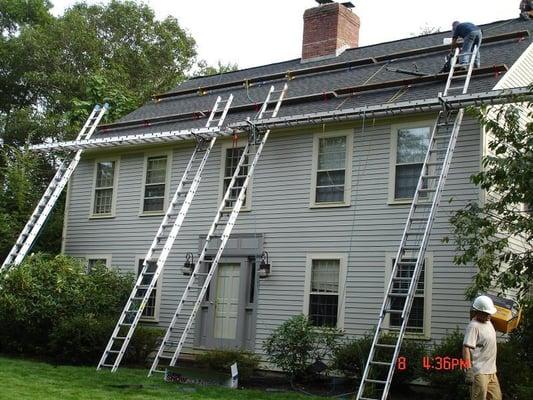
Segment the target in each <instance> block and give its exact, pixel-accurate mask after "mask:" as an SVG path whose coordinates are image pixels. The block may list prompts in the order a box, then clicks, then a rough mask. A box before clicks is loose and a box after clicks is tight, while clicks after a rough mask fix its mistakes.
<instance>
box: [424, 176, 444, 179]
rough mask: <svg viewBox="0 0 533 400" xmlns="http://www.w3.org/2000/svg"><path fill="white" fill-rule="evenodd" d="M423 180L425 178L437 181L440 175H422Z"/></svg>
mask: <svg viewBox="0 0 533 400" xmlns="http://www.w3.org/2000/svg"><path fill="white" fill-rule="evenodd" d="M422 178H425V179H437V178H440V175H422Z"/></svg>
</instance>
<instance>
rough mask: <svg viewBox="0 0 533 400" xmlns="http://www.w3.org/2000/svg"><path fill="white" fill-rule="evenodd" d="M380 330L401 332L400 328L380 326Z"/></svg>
mask: <svg viewBox="0 0 533 400" xmlns="http://www.w3.org/2000/svg"><path fill="white" fill-rule="evenodd" d="M381 329H382V330H384V331H393V332H400V331H401V328H398V327H396V326H387V327H385V326H382V327H381ZM393 347H395V346H393Z"/></svg>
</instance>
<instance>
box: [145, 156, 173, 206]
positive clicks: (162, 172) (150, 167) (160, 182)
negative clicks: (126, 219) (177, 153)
mask: <svg viewBox="0 0 533 400" xmlns="http://www.w3.org/2000/svg"><path fill="white" fill-rule="evenodd" d="M166 178H167V156H165V155H163V156H156V157H148V158H147V159H146V178H145V184H144V200H143V212H158V211H163V210H164V207H165V190H166Z"/></svg>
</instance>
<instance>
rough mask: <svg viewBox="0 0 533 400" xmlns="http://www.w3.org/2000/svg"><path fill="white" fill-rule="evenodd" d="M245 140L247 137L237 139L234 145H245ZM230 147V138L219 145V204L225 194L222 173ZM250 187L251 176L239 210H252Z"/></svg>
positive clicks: (231, 144)
mask: <svg viewBox="0 0 533 400" xmlns="http://www.w3.org/2000/svg"><path fill="white" fill-rule="evenodd" d="M247 140H248V139H247V138H242V139H239V140H238V141H237V143H236V145H235V147H244V146H246V142H247ZM232 147H233V141H232V140H226V141H224V142H222V143H221V146H220V177H219V188H218V203H219V204H220V203H221V202H222V199H223V198H224V194H225V193H224V173H225V169H226V150H228V149H231V148H232ZM248 161H251V160H250V156H248ZM252 187H253V176H252V177H251V178H250V181H249V182H248V188H247V189H246V199H245V201H244V203H243V204H242V208H241V211H251V210H252ZM228 208H229V207H228Z"/></svg>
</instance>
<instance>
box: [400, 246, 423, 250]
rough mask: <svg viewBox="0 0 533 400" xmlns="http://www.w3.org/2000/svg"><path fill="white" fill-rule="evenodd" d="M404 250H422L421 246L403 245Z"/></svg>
mask: <svg viewBox="0 0 533 400" xmlns="http://www.w3.org/2000/svg"><path fill="white" fill-rule="evenodd" d="M403 249H404V250H420V246H403Z"/></svg>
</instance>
